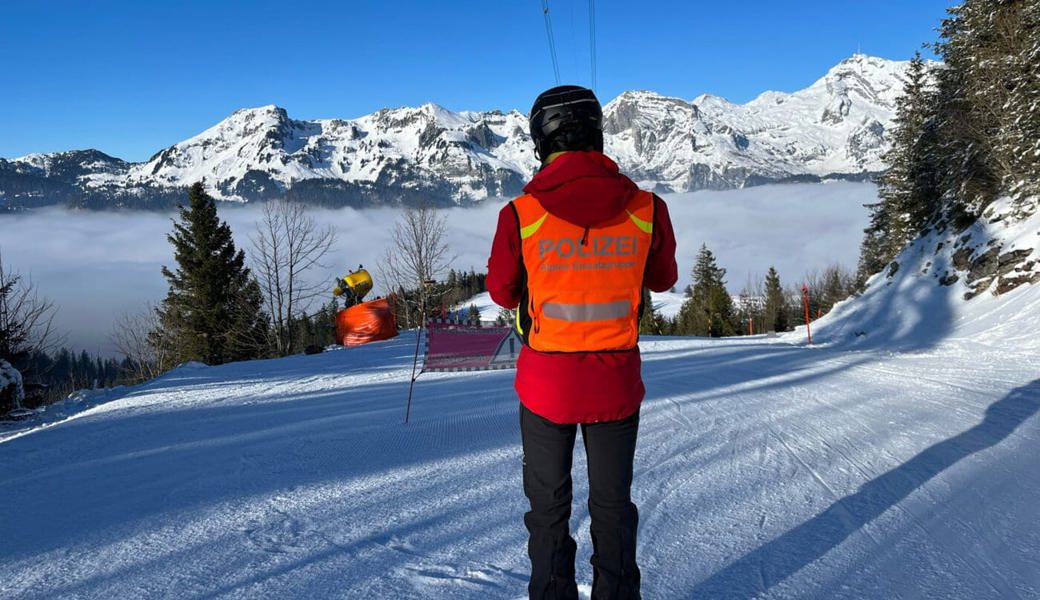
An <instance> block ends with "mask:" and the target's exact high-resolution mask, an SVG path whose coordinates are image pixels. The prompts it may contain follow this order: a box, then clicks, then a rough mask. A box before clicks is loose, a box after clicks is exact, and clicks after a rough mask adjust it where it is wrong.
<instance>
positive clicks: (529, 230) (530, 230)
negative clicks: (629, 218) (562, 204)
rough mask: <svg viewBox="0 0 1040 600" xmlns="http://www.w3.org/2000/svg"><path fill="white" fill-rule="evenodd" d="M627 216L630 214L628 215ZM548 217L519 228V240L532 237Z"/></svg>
mask: <svg viewBox="0 0 1040 600" xmlns="http://www.w3.org/2000/svg"><path fill="white" fill-rule="evenodd" d="M629 214H631V213H629ZM548 216H549V213H545V214H544V215H542V218H541V219H538V220H537V221H535V222H534V223H531V224H530V225H528V226H527V227H521V228H520V239H522V240H526V239H527V238H529V237H531V236H532V235H534V233H535V232H536V231H538V228H539V227H541V226H542V223H545V218H546V217H548Z"/></svg>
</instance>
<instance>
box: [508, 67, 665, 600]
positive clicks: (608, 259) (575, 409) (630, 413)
mask: <svg viewBox="0 0 1040 600" xmlns="http://www.w3.org/2000/svg"><path fill="white" fill-rule="evenodd" d="M531 133H532V138H533V140H534V142H535V145H536V153H537V154H538V156H539V158H540V159H542V162H543V167H542V169H541V170H540V171H539V172H538V173H537V174H536V175H535V177H534V179H533V180H532V181H531V182H530V183H529V184H528V185H527V186H526V187H525V188H524V192H525V194H524V195H523V196H521V197H519V198H517V199H515V200H514V201H513V202H511V203H509V204H508V205H507V206H506V207H505V208H504V209H503V210H502V212H501V213H500V214H499V222H498V231H497V232H496V235H495V240H494V243H493V247H492V252H491V258H490V260H489V263H488V277H487V286H488V291H489V292H490V293H491V297H492V299H494V300H495V302H497V303H498V304H500V305H502V306H504V307H507V308H516V309H517V329H518V331H519V332H520V334H521V336H522V338H523V340H524V347H523V348H522V350H521V353H520V358H519V361H518V365H517V375H516V384H515V386H516V390H517V393H518V395H519V397H520V401H521V408H520V411H521V414H520V424H521V437H522V439H523V447H524V492H525V494H526V495H527V497H528V499H529V500H530V502H531V511H530V512H528V513H527V514H526V515H525V518H524V520H525V524H526V525H527V528H528V531H529V532H530V540H529V544H528V552H529V556H530V558H531V581H530V585H529V592H530V595H531V597H532V598H543V597H551V598H557V597H559V598H576V597H577V587H576V582H575V580H574V554H575V550H576V546H575V543H574V540H573V538H572V537H571V536H570V530H569V523H568V521H569V517H570V511H571V499H572V498H571V476H570V467H571V459H572V454H573V445H574V439H575V435H576V429H577V426H578V425H581V427H582V437H583V440H584V442H585V447H586V453H587V454H588V462H589V489H590V498H589V509H590V511H589V512H590V516H591V519H592V525H591V530H592V540H593V546H594V552H593V557H592V564H593V567H594V581H593V597H595V598H638V597H639V579H640V573H639V569H638V567H637V566H636V561H635V548H636V539H635V534H636V528H637V524H638V512H637V510H636V507H635V505H634V504H632V502H631V494H630V491H631V483H632V461H633V456H634V451H635V440H636V432H637V430H638V420H639V405H640V402H641V401H642V398H643V395H644V388H643V383H642V378H641V375H640V358H639V348H638V346H637V342H638V323H639V317H640V315H641V312H642V310H643V308H644V307H643V306H642V299H643V288H644V287H645V288H649V289H651V290H654V291H664V290H666V289H668V288H670V287H671V286H672V285H674V283H675V281H676V278H677V269H676V265H675V238H674V234H673V233H672V229H671V223H670V221H669V218H668V212H667V208H666V206H665V204H664V202H663V201H662V200H661V199H660V198H657V197H656V196H654V195H653V194H650V193H648V192H643V191H640V190H639V189H638V188H637V187H636V185H635V184H634V183H632V181H631V180H630V179H628V178H627V177H625V176H624V175H622V174H620V173H619V172H618V168H617V165H616V164H614V162H613V161H611V160H610V159H609V158H607V157H606V156H605V155H603V153H602V150H603V136H602V113H601V109H600V106H599V102H598V101H597V100H596V98H595V96H594V95H593V94H592V92H591V91H590V90H586V89H584V88H578V87H576V86H561V87H558V88H553V89H551V90H548V91H547V92H545V93H543V94H542V95H540V96H539V98H538V100H536V102H535V105H534V107H533V108H532V111H531Z"/></svg>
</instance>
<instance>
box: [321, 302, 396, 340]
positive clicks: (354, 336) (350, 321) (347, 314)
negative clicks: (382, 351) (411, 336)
mask: <svg viewBox="0 0 1040 600" xmlns="http://www.w3.org/2000/svg"><path fill="white" fill-rule="evenodd" d="M396 335H397V321H396V320H395V319H394V311H393V309H392V308H391V307H390V302H389V301H388V300H387V299H386V298H380V299H378V300H372V301H370V302H362V303H361V304H356V305H354V306H351V307H350V308H345V309H343V310H341V311H339V314H337V315H336V340H337V341H338V342H339V343H341V344H343V345H344V346H360V345H361V344H367V343H368V342H375V341H377V340H385V339H389V338H392V337H395V336H396Z"/></svg>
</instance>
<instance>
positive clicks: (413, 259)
mask: <svg viewBox="0 0 1040 600" xmlns="http://www.w3.org/2000/svg"><path fill="white" fill-rule="evenodd" d="M446 238H447V217H445V216H444V215H442V214H440V213H438V211H437V209H435V208H432V207H430V206H425V205H423V206H419V207H414V208H412V207H409V208H406V209H404V212H403V214H402V215H401V217H400V218H399V219H398V220H397V222H396V223H394V233H393V240H392V241H391V244H390V246H389V247H388V248H387V249H386V252H385V254H384V257H383V263H382V265H381V266H380V273H381V275H382V277H383V280H384V281H385V282H386V285H387V287H388V288H389V289H391V290H405V291H408V290H416V300H415V304H416V305H417V306H416V308H418V313H419V314H420V315H422V314H426V312H427V309H428V308H429V306H430V302H431V301H432V300H434V298H432V295H431V291H430V289H429V284H430V283H432V282H433V281H435V280H436V279H437V277H439V276H441V275H443V273H444V272H445V271H446V270H447V269H448V266H449V265H450V264H451V262H452V260H453V259H454V256H452V255H450V254H449V248H448V242H447V239H446ZM406 302H408V300H407V299H406V298H403V297H402V298H398V303H400V304H404V303H406ZM401 308H403V309H404V310H399V311H398V314H399V315H401V316H404V317H405V319H404V325H405V327H411V326H412V325H413V324H412V323H411V322H410V321H411V318H410V316H409V314H410V311H409V310H408V306H402V307H401ZM419 325H420V326H421V324H419Z"/></svg>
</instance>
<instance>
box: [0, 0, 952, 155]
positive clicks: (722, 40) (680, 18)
mask: <svg viewBox="0 0 1040 600" xmlns="http://www.w3.org/2000/svg"><path fill="white" fill-rule="evenodd" d="M953 4H954V0H910V1H908V0H873V1H870V2H866V1H862V0H857V1H838V2H835V1H834V0H829V1H824V0H819V1H818V0H775V1H772V2H767V1H743V2H740V1H729V2H711V3H708V2H701V1H691V0H686V1H672V0H668V1H659V2H649V1H648V2H633V1H629V2H618V1H608V0H598V1H596V2H595V9H596V50H597V56H598V60H597V86H596V92H597V94H598V95H599V97H600V99H601V100H602V101H603V102H606V101H608V100H610V99H611V98H613V97H615V96H616V95H617V94H619V93H621V92H622V91H624V90H628V89H651V90H654V91H657V92H660V93H662V94H667V95H673V96H679V97H683V98H688V99H689V98H693V97H695V96H697V95H699V94H701V93H705V92H708V93H712V94H717V95H720V96H725V97H726V98H729V99H730V100H732V101H735V102H745V101H747V100H750V99H751V98H753V97H754V96H756V95H757V94H758V93H760V92H762V91H764V90H767V89H773V90H781V91H794V90H797V89H801V88H803V87H805V86H807V85H808V84H810V83H812V82H813V81H814V80H816V79H817V78H819V77H820V76H822V75H823V74H824V73H825V72H826V70H827V69H828V68H830V67H831V66H833V65H834V64H836V63H837V62H839V61H840V60H842V59H843V58H847V57H848V56H850V55H851V54H853V53H854V52H856V51H857V49H860V50H861V51H862V52H864V53H867V54H872V55H876V56H882V57H885V58H891V59H907V58H909V57H910V56H912V55H913V53H914V51H916V50H918V49H920V48H921V44H923V43H925V42H932V41H934V40H935V38H936V34H935V28H936V27H938V25H939V22H940V20H941V19H942V18H943V17H944V15H945V10H946V8H947V7H949V6H951V5H953ZM549 6H550V9H551V10H550V15H551V17H552V21H553V27H554V34H555V39H556V44H557V53H558V56H559V63H560V71H561V76H562V80H563V82H564V83H577V84H580V85H589V84H590V83H591V82H590V79H591V75H590V66H589V30H588V7H589V2H588V0H549ZM926 55H929V54H927V53H926ZM0 56H3V64H4V75H3V82H4V84H3V87H2V88H0V157H7V158H10V157H14V156H20V155H23V154H27V153H29V152H51V151H58V150H69V149H78V148H97V149H99V150H101V151H103V152H106V153H108V154H111V155H113V156H118V157H120V158H124V159H127V160H145V159H147V158H148V157H149V156H150V155H152V154H153V153H154V152H156V151H158V150H159V149H161V148H163V147H166V146H168V145H171V144H173V143H176V142H178V141H180V140H183V139H185V138H187V137H190V136H192V135H194V134H196V133H198V132H200V131H202V130H203V129H205V128H207V127H209V126H211V125H213V124H214V123H216V122H217V121H219V120H220V119H222V118H224V117H226V116H227V115H228V114H230V113H231V112H232V111H234V110H236V109H238V108H242V107H246V106H259V105H263V104H278V105H280V106H283V107H285V108H286V109H287V110H288V111H289V114H290V116H292V117H294V118H301V119H314V118H330V117H340V118H353V117H358V116H361V115H364V114H367V113H370V112H373V111H376V110H378V109H380V108H383V107H387V106H405V105H419V104H422V103H424V102H436V103H438V104H441V105H443V106H445V107H447V108H450V109H453V110H487V109H495V108H497V109H503V110H508V109H512V108H518V109H520V110H522V111H526V110H527V109H528V108H529V107H530V104H531V101H532V100H533V99H534V97H535V96H536V95H537V94H538V92H540V91H541V90H543V89H545V88H547V87H551V86H552V85H554V83H555V80H554V78H553V71H552V64H551V61H550V59H549V51H548V45H547V42H546V34H545V24H544V18H543V15H542V10H541V2H540V0H522V1H518V0H508V1H507V0H484V1H475V0H474V1H431V2H413V1H397V2H392V1H356V0H347V1H337V2H310V1H301V2H284V1H282V2H272V1H257V2H221V1H218V0H210V1H208V2H200V1H194V0H183V1H178V2H151V1H141V0H137V1H115V0H113V1H108V2H105V1H87V0H51V1H46V2H45V1H42V0H3V1H2V2H0ZM929 56H930V55H929Z"/></svg>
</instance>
